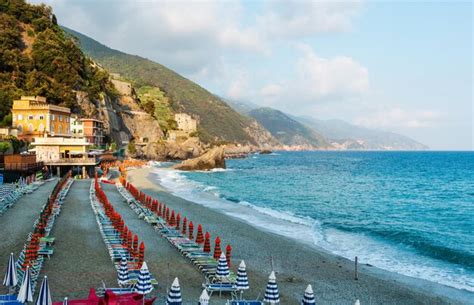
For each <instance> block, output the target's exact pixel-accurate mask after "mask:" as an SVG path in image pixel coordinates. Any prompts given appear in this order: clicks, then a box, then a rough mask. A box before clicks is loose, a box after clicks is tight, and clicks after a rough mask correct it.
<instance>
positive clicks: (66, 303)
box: [63, 297, 69, 305]
mask: <svg viewBox="0 0 474 305" xmlns="http://www.w3.org/2000/svg"><path fill="white" fill-rule="evenodd" d="M68 304H69V301H68V299H67V297H65V298H64V301H63V305H68Z"/></svg>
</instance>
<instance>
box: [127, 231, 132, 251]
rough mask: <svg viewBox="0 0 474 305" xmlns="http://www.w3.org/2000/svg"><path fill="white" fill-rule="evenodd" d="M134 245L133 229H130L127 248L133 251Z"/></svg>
mask: <svg viewBox="0 0 474 305" xmlns="http://www.w3.org/2000/svg"><path fill="white" fill-rule="evenodd" d="M132 246H133V236H132V231H128V235H127V248H128V251H129V252H132V248H133V247H132Z"/></svg>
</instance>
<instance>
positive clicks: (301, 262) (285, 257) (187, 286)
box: [108, 168, 474, 304]
mask: <svg viewBox="0 0 474 305" xmlns="http://www.w3.org/2000/svg"><path fill="white" fill-rule="evenodd" d="M128 179H129V181H131V182H132V183H133V184H134V185H135V186H137V187H138V188H140V189H141V190H142V191H144V192H145V193H147V194H149V195H152V196H154V197H155V198H158V199H159V200H161V201H163V202H165V203H166V204H167V205H168V206H169V207H171V208H173V209H175V210H177V211H179V212H181V213H182V216H187V217H188V219H191V220H192V221H193V222H194V224H195V225H197V224H198V223H201V224H202V225H203V228H204V230H207V231H209V232H210V233H211V235H212V236H213V237H215V236H216V235H219V236H220V237H221V240H222V244H223V245H224V246H225V245H226V244H227V243H230V244H231V245H232V247H233V264H234V266H233V269H236V265H237V264H238V263H239V262H240V260H241V259H244V260H245V261H246V264H247V269H248V273H249V281H250V285H251V289H250V290H249V291H247V292H245V296H247V297H248V298H256V297H259V298H260V299H262V298H263V294H264V289H265V285H266V282H267V277H268V274H269V273H270V271H271V264H270V261H271V257H273V264H274V269H275V271H276V272H277V279H278V282H279V289H280V293H281V301H282V304H297V303H298V302H299V301H300V299H301V296H302V294H303V291H304V289H305V287H306V285H307V284H312V286H313V289H314V292H315V296H316V300H317V303H318V304H353V303H354V300H355V299H360V301H361V304H473V301H472V300H473V299H474V298H473V294H472V293H469V292H466V291H461V290H457V289H454V288H450V287H447V286H443V285H439V284H436V283H433V282H429V281H425V280H420V279H415V278H410V277H406V276H402V275H398V274H395V273H391V272H388V271H384V270H381V269H377V268H375V267H371V266H360V270H359V280H357V281H356V280H354V263H353V262H352V261H350V260H347V259H345V258H342V257H337V256H335V255H332V254H330V253H327V252H326V251H324V250H322V249H318V248H317V247H316V246H314V247H312V246H309V245H307V244H303V243H300V242H298V241H295V240H292V239H289V238H286V237H282V236H279V235H276V234H273V233H270V232H266V231H264V230H261V229H257V228H255V227H253V226H252V225H250V224H248V223H246V222H244V221H242V220H239V219H236V218H233V217H230V216H228V215H225V214H223V213H219V212H218V211H216V210H213V209H209V208H207V207H204V206H202V205H199V204H196V203H193V202H190V201H187V200H184V199H181V198H178V197H176V196H173V195H171V194H170V193H168V192H166V191H165V190H164V189H163V188H162V187H161V186H159V185H158V184H157V183H156V182H154V177H153V175H152V174H151V169H150V168H141V169H135V170H132V171H130V172H129V177H128ZM108 190H110V188H108ZM108 193H110V191H109V192H108ZM110 196H111V197H112V195H110ZM111 197H109V198H110V199H112V198H111ZM113 201H115V200H113ZM117 208H118V206H117ZM120 212H122V210H120ZM123 212H125V211H123ZM122 215H124V217H125V214H122ZM135 218H136V217H135ZM143 223H144V222H143ZM150 238H151V239H160V237H159V236H158V235H157V234H156V237H153V234H151V235H150ZM147 239H148V237H147ZM165 244H166V243H165ZM168 248H169V246H165V245H163V246H162V247H161V248H160V249H159V251H163V253H167V254H166V258H164V259H165V260H166V261H168V262H169V263H170V264H175V263H176V261H177V262H178V266H181V265H180V264H181V262H182V258H181V257H180V256H179V255H178V254H177V251H175V250H174V249H172V250H174V251H175V254H173V253H172V252H173V251H169V249H168ZM149 250H150V248H147V253H148V251H149ZM148 258H150V257H149V256H148ZM162 259H163V258H162ZM150 262H152V263H153V258H152V260H151V261H150ZM161 270H163V269H161ZM173 271H174V272H173V273H174V274H175V275H176V276H179V277H180V279H181V278H182V277H183V288H182V289H183V294H184V297H185V299H186V300H197V298H198V296H199V292H200V285H201V283H202V280H203V279H202V277H201V278H199V276H198V275H199V274H198V275H197V276H195V277H194V276H193V277H189V275H190V274H192V273H191V272H190V271H189V270H188V269H187V268H186V269H181V268H179V269H175V270H173ZM157 276H159V275H158V274H157ZM211 303H212V299H211Z"/></svg>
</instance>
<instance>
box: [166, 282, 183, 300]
mask: <svg viewBox="0 0 474 305" xmlns="http://www.w3.org/2000/svg"><path fill="white" fill-rule="evenodd" d="M182 303H183V300H182V298H181V288H180V287H179V281H178V278H177V277H175V278H174V281H173V283H172V284H171V288H170V290H169V291H168V298H167V299H166V305H181V304H182Z"/></svg>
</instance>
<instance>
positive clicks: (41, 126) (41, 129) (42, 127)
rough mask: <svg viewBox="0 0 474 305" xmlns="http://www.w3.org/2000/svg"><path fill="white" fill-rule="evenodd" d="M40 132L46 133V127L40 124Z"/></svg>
mask: <svg viewBox="0 0 474 305" xmlns="http://www.w3.org/2000/svg"><path fill="white" fill-rule="evenodd" d="M39 131H40V132H43V131H44V125H43V124H40V125H39Z"/></svg>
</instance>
